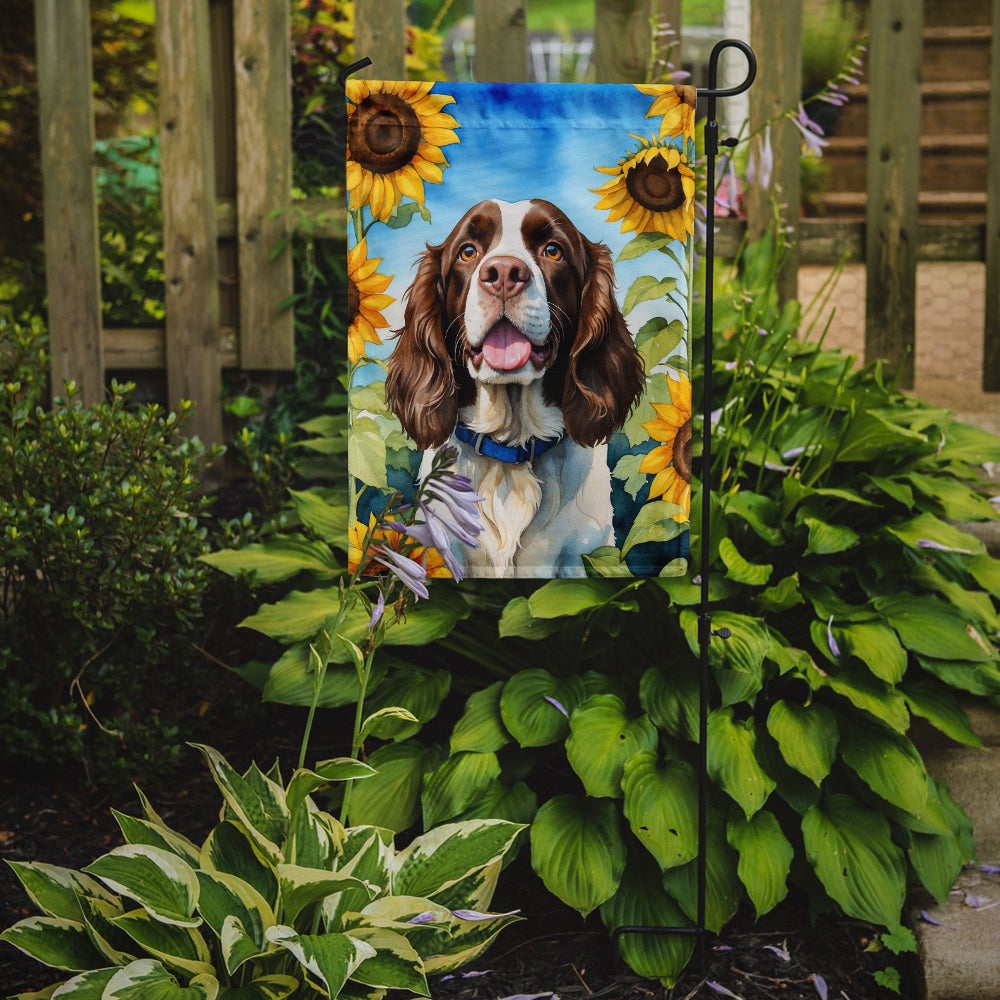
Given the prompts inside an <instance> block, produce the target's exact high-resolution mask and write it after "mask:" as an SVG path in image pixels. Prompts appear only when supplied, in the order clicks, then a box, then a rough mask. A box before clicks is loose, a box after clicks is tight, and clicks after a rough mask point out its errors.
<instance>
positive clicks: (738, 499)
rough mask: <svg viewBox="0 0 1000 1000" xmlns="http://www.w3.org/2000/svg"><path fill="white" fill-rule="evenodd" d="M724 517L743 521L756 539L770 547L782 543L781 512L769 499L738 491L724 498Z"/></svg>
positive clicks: (748, 491)
mask: <svg viewBox="0 0 1000 1000" xmlns="http://www.w3.org/2000/svg"><path fill="white" fill-rule="evenodd" d="M726 515H727V517H728V516H730V515H732V516H735V517H738V518H740V519H741V520H743V521H745V522H746V523H747V524H748V525H749V526H750V527H751V528H752V529H753V531H754V533H755V534H756V535H757V537H758V538H761V539H762V540H763V541H765V542H767V544H768V545H770V546H774V547H777V546H780V545H781V544H782V542H783V541H784V537H785V536H784V532H783V530H782V526H781V511H780V509H779V507H778V505H777V504H776V503H775V502H774V500H772V499H771V498H770V497H767V496H764V495H762V494H760V493H753V492H751V491H750V490H739V491H738V492H736V493H734V494H733V495H732V496H730V497H726Z"/></svg>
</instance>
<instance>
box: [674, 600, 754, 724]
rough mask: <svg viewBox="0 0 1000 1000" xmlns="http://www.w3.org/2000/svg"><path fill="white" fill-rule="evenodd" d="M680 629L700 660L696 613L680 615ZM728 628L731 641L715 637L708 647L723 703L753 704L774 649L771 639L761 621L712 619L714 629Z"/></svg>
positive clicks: (725, 615) (718, 615)
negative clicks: (745, 702) (766, 661)
mask: <svg viewBox="0 0 1000 1000" xmlns="http://www.w3.org/2000/svg"><path fill="white" fill-rule="evenodd" d="M680 620H681V627H682V628H683V629H684V635H685V637H686V638H687V641H688V647H689V648H690V650H691V653H692V654H693V655H694V656H700V646H699V643H698V616H697V615H696V614H695V613H694V612H693V611H687V610H685V611H682V612H681V618H680ZM723 628H727V629H729V631H730V633H731V634H730V636H729V638H728V639H723V638H722V637H721V636H713V637H712V641H711V642H710V643H709V646H708V662H709V664H710V665H711V666H712V668H713V670H714V671H715V679H716V681H717V682H718V684H719V687H720V688H721V689H722V695H723V703H724V704H726V705H733V704H736V703H737V702H741V701H750V702H751V703H752V701H753V698H754V696H755V695H756V694H757V692H758V691H759V690H760V689H761V687H762V685H763V676H764V674H763V671H764V660H765V658H766V657H767V654H768V652H769V651H770V648H771V635H770V633H769V632H768V630H767V627H766V626H765V625H764V623H763V622H762V621H760V619H758V618H751V617H750V616H749V615H739V614H734V613H732V612H729V611H718V612H715V613H714V614H713V615H712V629H713V631H718V630H720V629H723Z"/></svg>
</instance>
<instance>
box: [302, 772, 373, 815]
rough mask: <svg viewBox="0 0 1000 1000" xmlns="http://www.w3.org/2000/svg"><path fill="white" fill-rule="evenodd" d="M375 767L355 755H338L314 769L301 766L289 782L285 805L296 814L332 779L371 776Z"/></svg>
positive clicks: (345, 779)
mask: <svg viewBox="0 0 1000 1000" xmlns="http://www.w3.org/2000/svg"><path fill="white" fill-rule="evenodd" d="M376 773H377V772H376V770H375V768H373V767H369V766H368V765H367V764H365V763H363V762H362V761H360V760H355V759H354V758H353V757H337V758H335V759H333V760H325V761H323V762H322V763H320V764H317V765H316V767H315V768H314V769H313V770H311V771H310V770H309V769H308V768H304V767H303V768H299V769H298V770H297V771H296V772H295V773H294V774H293V775H292V780H291V781H289V782H288V789H287V791H286V792H285V805H286V807H287V809H288V812H289V813H290V814H291V815H293V816H294V815H295V813H296V812H297V811H298V809H299V806H301V805H302V803H303V802H304V801H305V799H306V797H307V796H309V795H312V793H313V792H315V791H316V790H317V789H318V788H322V787H323V786H324V785H328V784H329V783H330V782H331V781H349V780H352V779H355V778H370V777H372V775H374V774H376Z"/></svg>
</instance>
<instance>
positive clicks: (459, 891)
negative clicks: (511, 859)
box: [434, 828, 524, 911]
mask: <svg viewBox="0 0 1000 1000" xmlns="http://www.w3.org/2000/svg"><path fill="white" fill-rule="evenodd" d="M523 829H524V828H522V832H523ZM518 837H520V833H519V834H518ZM515 839H517V838H515ZM506 860H507V859H506V856H505V857H502V858H497V860H496V861H494V862H493V864H491V865H487V866H486V867H485V868H479V869H477V870H476V871H474V872H472V873H471V874H469V875H466V876H465V878H460V879H459V880H458V881H457V882H454V883H452V884H451V885H450V886H448V888H447V889H442V890H441V891H440V892H436V893H434V901H435V902H437V903H440V904H441V905H442V906H447V907H448V909H449V910H460V909H463V908H468V909H472V910H483V911H485V910H488V909H489V908H490V904H491V903H492V902H493V894H494V893H495V892H496V889H497V882H498V881H499V879H500V870H501V869H502V868H503V865H504V862H505V861H506Z"/></svg>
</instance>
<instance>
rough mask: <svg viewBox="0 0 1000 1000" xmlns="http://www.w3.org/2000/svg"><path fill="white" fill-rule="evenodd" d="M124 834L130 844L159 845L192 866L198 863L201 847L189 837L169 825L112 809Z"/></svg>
mask: <svg viewBox="0 0 1000 1000" xmlns="http://www.w3.org/2000/svg"><path fill="white" fill-rule="evenodd" d="M111 812H112V813H113V814H114V817H115V819H116V820H117V821H118V826H119V827H121V831H122V835H123V836H124V837H125V840H126V841H127V842H128V843H129V844H146V845H147V846H149V847H159V848H160V849H161V850H164V851H169V852H170V853H171V854H176V855H177V857H179V858H181V860H183V861H186V862H187V863H188V864H189V865H191V866H192V867H195V866H197V864H198V855H199V853H200V852H199V849H198V848H197V847H196V846H195V845H194V844H193V843H191V841H190V840H188V838H187V837H185V836H183V835H182V834H180V833H176V832H175V831H173V830H171V829H170V828H169V827H166V826H161V825H159V824H157V823H152V822H150V821H149V820H145V819H136V818H135V817H134V816H126V815H125V813H120V812H118V810H117V809H112V810H111Z"/></svg>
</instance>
